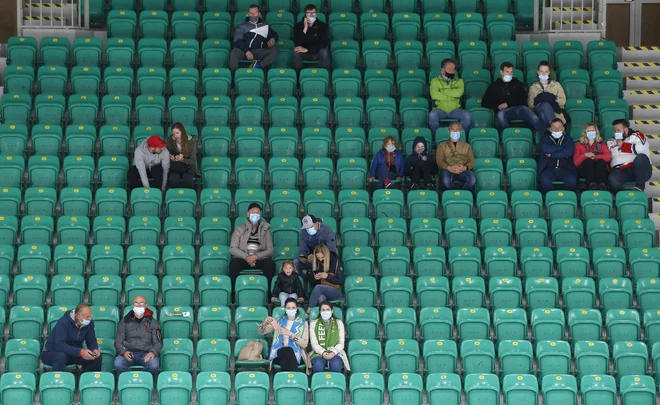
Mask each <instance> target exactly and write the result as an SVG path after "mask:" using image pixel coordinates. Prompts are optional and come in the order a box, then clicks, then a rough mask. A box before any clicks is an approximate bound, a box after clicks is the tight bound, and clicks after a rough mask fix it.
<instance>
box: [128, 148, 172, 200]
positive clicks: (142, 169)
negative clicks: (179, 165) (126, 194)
mask: <svg viewBox="0 0 660 405" xmlns="http://www.w3.org/2000/svg"><path fill="white" fill-rule="evenodd" d="M147 143H148V140H147V139H145V140H144V141H143V142H142V143H141V144H140V146H138V147H137V149H135V156H134V157H133V161H134V162H135V167H136V168H137V170H138V173H140V180H142V186H143V187H145V188H149V187H150V186H149V176H148V175H147V170H151V168H152V167H154V166H158V165H161V166H163V184H162V186H161V190H163V191H165V189H166V188H167V175H168V174H169V172H170V152H169V151H168V150H167V148H163V150H162V151H161V152H160V153H158V154H156V153H151V152H149V146H148V145H147Z"/></svg>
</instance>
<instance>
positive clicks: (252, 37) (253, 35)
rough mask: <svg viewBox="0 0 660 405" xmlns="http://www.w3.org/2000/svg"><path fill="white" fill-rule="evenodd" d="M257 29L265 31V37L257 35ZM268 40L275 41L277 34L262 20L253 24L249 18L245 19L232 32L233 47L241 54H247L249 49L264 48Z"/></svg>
mask: <svg viewBox="0 0 660 405" xmlns="http://www.w3.org/2000/svg"><path fill="white" fill-rule="evenodd" d="M259 28H264V29H265V30H266V32H267V34H266V36H265V37H264V36H262V35H259V34H257V32H256V31H257V30H258V29H259ZM269 39H275V41H277V32H275V31H273V29H272V28H270V25H268V23H267V22H266V21H265V20H264V19H262V18H259V21H257V22H256V23H253V22H251V21H250V18H249V17H246V18H245V20H243V22H241V23H240V24H238V26H237V27H236V31H234V46H235V47H236V48H238V49H240V50H241V51H243V52H247V51H249V50H250V49H261V48H265V47H266V46H267V45H266V43H267V42H268V40H269Z"/></svg>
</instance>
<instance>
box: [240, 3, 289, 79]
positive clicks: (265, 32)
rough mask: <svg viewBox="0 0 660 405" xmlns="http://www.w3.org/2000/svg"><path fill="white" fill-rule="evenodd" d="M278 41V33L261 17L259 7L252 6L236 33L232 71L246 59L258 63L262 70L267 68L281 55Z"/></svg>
mask: <svg viewBox="0 0 660 405" xmlns="http://www.w3.org/2000/svg"><path fill="white" fill-rule="evenodd" d="M276 41H277V32H275V31H273V29H272V28H271V27H270V25H268V23H267V22H266V21H265V20H264V19H262V18H261V17H260V11H259V6H258V5H257V4H252V5H250V7H249V8H248V13H247V17H245V20H244V21H243V22H241V23H240V24H238V26H237V27H236V30H235V31H234V49H233V50H232V51H231V54H230V55H229V67H230V68H231V71H232V72H234V71H236V69H238V64H239V62H240V61H241V60H245V59H247V60H249V61H258V62H259V65H260V66H261V67H262V68H267V67H268V66H270V65H271V64H272V63H273V62H275V59H277V57H278V56H279V55H280V50H279V49H278V48H275V42H276Z"/></svg>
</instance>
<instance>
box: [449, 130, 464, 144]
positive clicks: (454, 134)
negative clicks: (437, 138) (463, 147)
mask: <svg viewBox="0 0 660 405" xmlns="http://www.w3.org/2000/svg"><path fill="white" fill-rule="evenodd" d="M449 137H450V138H451V140H452V141H454V142H456V141H458V140H459V139H461V133H460V132H450V133H449Z"/></svg>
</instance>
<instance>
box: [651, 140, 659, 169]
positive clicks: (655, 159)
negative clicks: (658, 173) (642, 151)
mask: <svg viewBox="0 0 660 405" xmlns="http://www.w3.org/2000/svg"><path fill="white" fill-rule="evenodd" d="M649 148H650V149H651V150H649V160H651V164H652V165H653V166H660V150H658V149H654V148H653V147H651V145H650V144H649Z"/></svg>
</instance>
